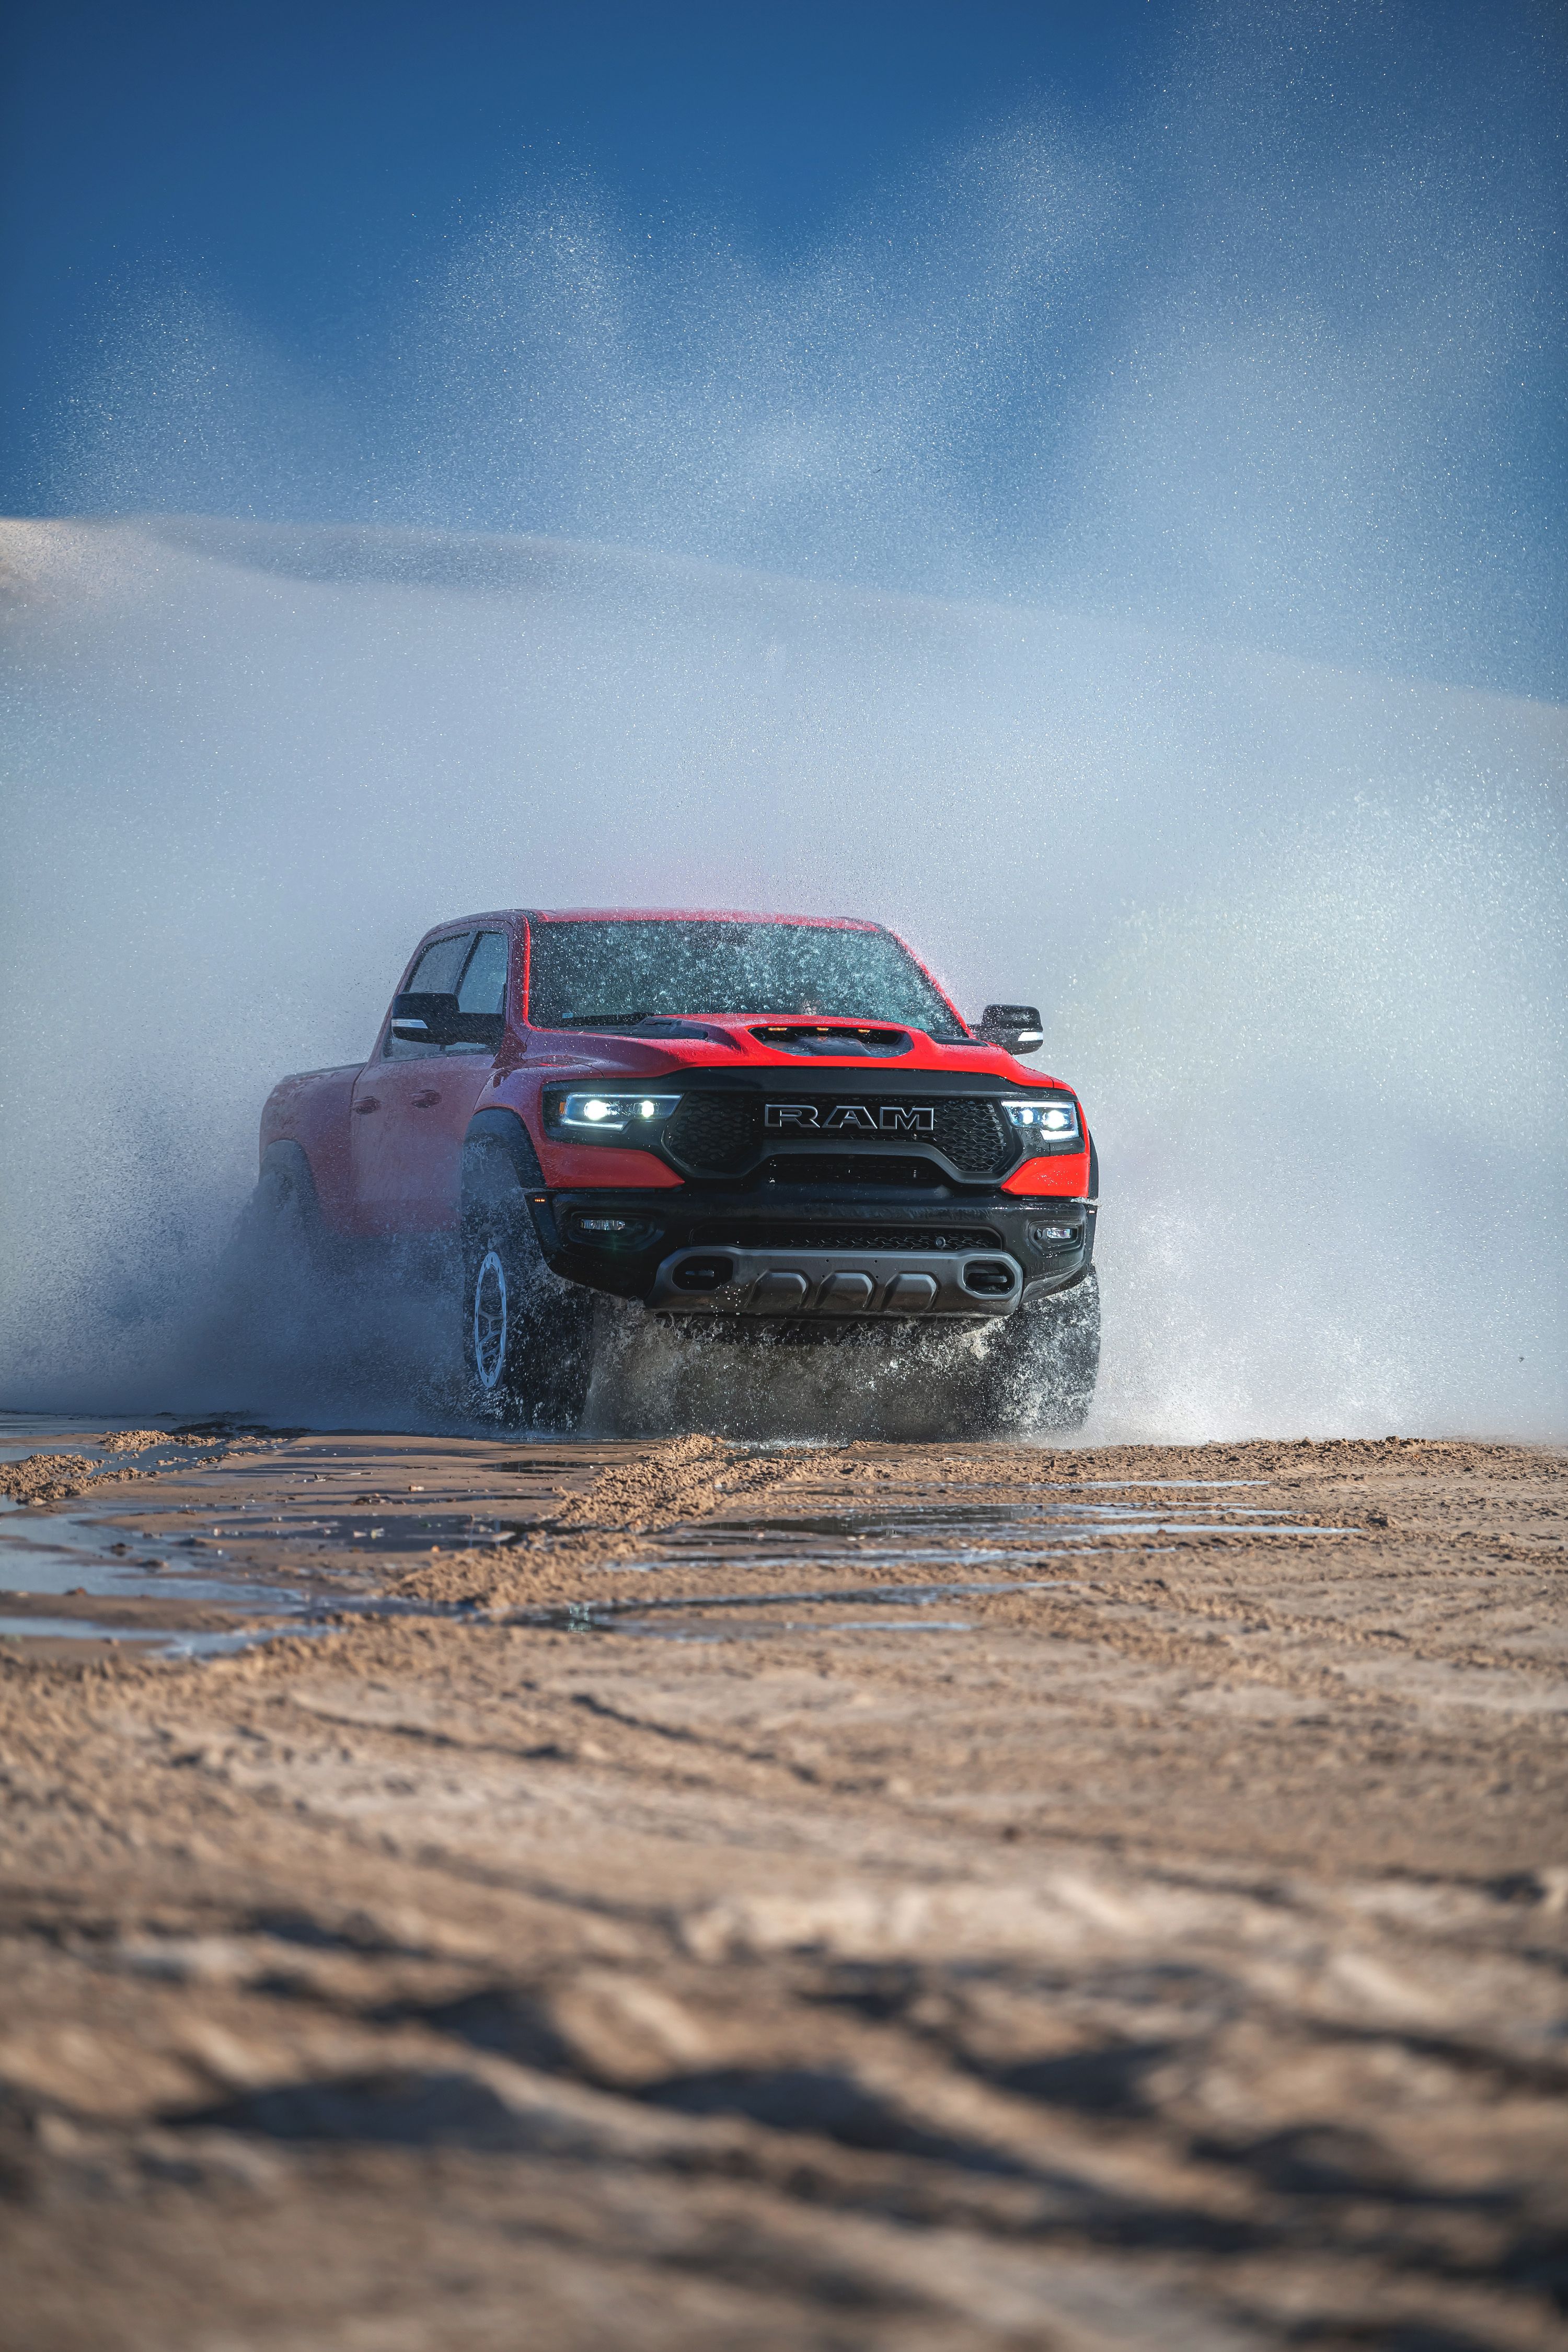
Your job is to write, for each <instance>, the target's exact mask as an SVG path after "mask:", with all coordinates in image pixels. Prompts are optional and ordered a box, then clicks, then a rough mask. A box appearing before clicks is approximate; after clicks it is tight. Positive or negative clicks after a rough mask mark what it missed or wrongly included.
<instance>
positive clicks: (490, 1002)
mask: <svg viewBox="0 0 1568 2352" xmlns="http://www.w3.org/2000/svg"><path fill="white" fill-rule="evenodd" d="M505 1011H506V933H505V932H504V931H481V932H480V933H479V938H478V939H477V940H475V941H474V952H473V954H472V955H471V956H470V957H469V958H468V970H467V971H465V972H464V974H463V980H462V985H461V987H460V988H459V989H458V1012H459V1013H504V1012H505Z"/></svg>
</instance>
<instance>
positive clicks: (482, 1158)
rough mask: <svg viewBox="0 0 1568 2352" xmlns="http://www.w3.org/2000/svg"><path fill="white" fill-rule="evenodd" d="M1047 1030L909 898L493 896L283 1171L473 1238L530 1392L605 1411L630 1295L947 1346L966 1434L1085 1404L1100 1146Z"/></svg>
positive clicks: (423, 958) (682, 1321) (501, 1357)
mask: <svg viewBox="0 0 1568 2352" xmlns="http://www.w3.org/2000/svg"><path fill="white" fill-rule="evenodd" d="M1041 1043H1042V1036H1041V1028H1040V1018H1039V1014H1038V1013H1037V1012H1036V1011H1035V1010H1034V1009H1033V1008H1032V1007H1031V1006H1027V1005H1005V1004H992V1005H988V1006H987V1007H986V1009H985V1012H984V1013H983V1015H982V1016H981V1019H980V1021H979V1022H978V1024H976V1025H975V1026H974V1027H973V1029H972V1028H970V1027H969V1026H968V1025H967V1024H965V1023H964V1022H963V1019H962V1018H961V1017H960V1015H959V1014H958V1013H957V1012H955V1010H954V1009H953V1006H952V1003H950V1002H949V1000H948V998H947V997H946V996H945V995H944V994H943V992H942V990H941V989H940V988H939V987H938V985H937V983H936V982H935V981H934V980H933V979H932V978H931V974H930V972H928V971H926V969H925V968H924V966H923V965H922V964H921V963H920V962H919V961H917V959H916V958H915V957H914V956H913V955H912V954H911V953H910V950H909V949H908V948H906V947H905V946H904V944H903V942H902V941H901V940H898V939H896V938H895V937H894V936H893V934H892V933H891V932H890V931H888V930H886V929H883V928H882V926H881V925H880V924H878V923H870V922H852V921H829V920H825V919H820V918H813V917H806V916H792V915H743V914H685V913H672V912H664V911H658V910H652V911H633V910H628V911H621V910H618V909H616V910H609V911H600V910H574V911H572V912H566V913H539V912H531V911H517V910H508V911H505V912H502V913H500V914H489V915H470V916H468V917H466V918H465V919H462V920H461V921H458V922H450V923H443V924H441V925H440V926H439V927H438V928H437V929H435V930H433V931H430V932H428V933H426V937H425V938H424V939H423V940H421V941H420V943H419V946H418V948H417V949H416V951H415V953H414V955H413V957H412V958H411V959H410V961H409V964H408V967H407V970H406V971H405V973H404V976H403V979H402V981H401V982H400V984H399V986H398V989H397V992H396V993H395V996H394V997H393V1000H392V1003H391V1006H390V1008H389V1009H388V1012H387V1014H386V1018H385V1020H384V1023H383V1024H382V1029H381V1033H380V1034H379V1036H378V1037H377V1039H376V1041H375V1045H374V1050H373V1051H372V1054H371V1056H370V1059H369V1060H368V1061H367V1062H365V1063H364V1064H363V1065H355V1066H351V1067H349V1068H347V1069H338V1070H313V1071H310V1072H308V1073H306V1074H304V1075H303V1076H297V1077H290V1078H285V1079H284V1080H283V1081H282V1082H281V1084H280V1085H279V1086H278V1087H274V1089H273V1091H272V1093H271V1095H270V1096H269V1097H268V1102H267V1107H266V1109H265V1111H264V1112H263V1114H262V1121H261V1177H260V1192H259V1202H260V1205H261V1208H262V1210H263V1211H264V1213H266V1214H268V1216H269V1217H270V1218H272V1219H274V1220H284V1221H288V1222H289V1223H293V1224H294V1225H295V1226H297V1227H298V1228H300V1229H301V1230H302V1231H303V1234H305V1236H306V1237H307V1238H308V1239H309V1240H310V1241H311V1242H312V1244H325V1243H326V1242H328V1241H329V1240H330V1239H331V1237H342V1240H344V1241H345V1242H346V1241H347V1240H348V1239H349V1238H350V1237H354V1236H357V1237H360V1238H361V1239H362V1240H363V1242H364V1243H365V1244H367V1245H368V1244H371V1243H373V1242H374V1241H376V1240H381V1241H389V1240H393V1239H403V1240H406V1239H408V1238H410V1237H416V1236H426V1237H428V1238H430V1239H431V1240H433V1241H437V1242H438V1243H441V1244H445V1258H446V1263H447V1265H449V1267H450V1279H451V1280H452V1282H453V1284H454V1286H456V1284H457V1282H458V1279H459V1272H458V1269H459V1267H460V1281H461V1288H462V1317H463V1328H464V1333H465V1342H466V1348H467V1355H468V1370H469V1372H470V1375H471V1378H472V1381H473V1383H474V1388H475V1391H476V1395H477V1398H478V1400H479V1403H480V1404H481V1406H483V1407H484V1408H485V1409H487V1410H488V1411H490V1412H495V1413H497V1414H499V1415H500V1416H503V1417H504V1418H505V1419H507V1420H509V1421H510V1422H514V1423H525V1424H534V1425H538V1426H542V1427H550V1428H557V1429H559V1428H565V1427H571V1426H572V1425H574V1423H575V1422H576V1421H577V1419H578V1418H579V1417H580V1415H581V1413H582V1412H583V1409H584V1402H585V1399H586V1396H587V1391H588V1384H589V1381H590V1379H591V1376H592V1371H593V1360H594V1353H595V1323H596V1316H595V1299H596V1297H597V1298H598V1299H599V1300H601V1301H604V1300H606V1299H607V1300H620V1301H623V1302H638V1303H640V1308H641V1310H642V1311H643V1312H644V1313H646V1314H648V1315H652V1316H656V1317H658V1318H659V1319H660V1320H661V1321H662V1322H663V1323H665V1324H666V1325H668V1327H669V1328H671V1329H672V1330H675V1331H684V1332H686V1333H687V1334H689V1335H695V1334H696V1333H698V1332H700V1333H702V1334H703V1335H704V1336H706V1337H709V1338H715V1339H717V1338H725V1339H757V1338H762V1339H773V1340H776V1341H790V1340H816V1341H839V1342H843V1341H861V1342H871V1343H873V1344H875V1343H877V1342H881V1343H882V1344H884V1345H892V1346H894V1347H897V1348H900V1349H910V1348H912V1349H915V1350H917V1351H923V1352H924V1353H926V1354H927V1355H929V1358H930V1361H931V1367H932V1370H933V1373H935V1374H936V1375H937V1376H938V1377H939V1378H941V1380H942V1384H943V1387H944V1390H945V1389H947V1388H951V1391H952V1399H951V1402H952V1416H951V1417H948V1416H946V1415H945V1414H944V1417H943V1424H942V1425H943V1426H944V1427H945V1428H949V1429H952V1430H953V1431H954V1432H955V1433H956V1432H957V1431H958V1430H959V1429H961V1428H962V1429H964V1430H966V1431H968V1432H969V1433H974V1434H983V1433H990V1432H995V1433H1003V1432H1010V1431H1017V1432H1027V1431H1030V1430H1036V1429H1051V1428H1057V1429H1060V1428H1073V1427H1076V1426H1078V1425H1079V1423H1080V1422H1081V1421H1082V1419H1083V1417H1084V1414H1085V1412H1087V1411H1088V1407H1089V1399H1090V1396H1091V1395H1092V1392H1093V1388H1094V1380H1095V1373H1096V1369H1097V1365H1098V1360H1099V1352H1100V1323H1099V1307H1098V1299H1097V1295H1096V1285H1095V1275H1094V1270H1093V1263H1092V1261H1093V1252H1094V1227H1095V1215H1096V1211H1097V1208H1098V1205H1099V1203H1098V1192H1099V1173H1098V1166H1097V1156H1096V1152H1095V1147H1094V1144H1093V1141H1092V1139H1091V1138H1090V1136H1089V1129H1088V1127H1087V1125H1086V1123H1085V1119H1084V1115H1083V1109H1082V1107H1081V1105H1080V1104H1079V1099H1078V1097H1077V1096H1076V1094H1074V1092H1073V1090H1072V1088H1071V1087H1068V1086H1064V1085H1063V1084H1062V1083H1061V1082H1060V1081H1059V1080H1058V1079H1056V1078H1042V1077H1038V1076H1036V1075H1035V1074H1034V1073H1032V1072H1030V1071H1027V1070H1026V1069H1024V1068H1023V1067H1022V1066H1021V1065H1020V1063H1019V1062H1018V1060H1017V1059H1016V1056H1017V1055H1021V1054H1033V1053H1036V1052H1037V1051H1038V1049H1039V1046H1040V1045H1041ZM622 1311H623V1312H632V1313H636V1312H637V1307H635V1306H626V1307H623V1309H622Z"/></svg>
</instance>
